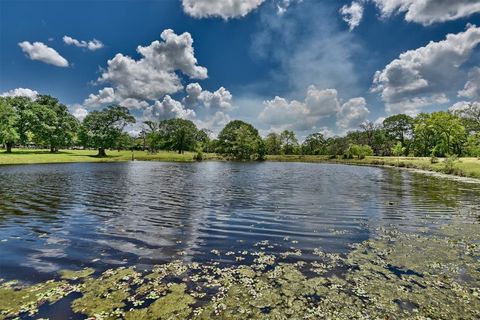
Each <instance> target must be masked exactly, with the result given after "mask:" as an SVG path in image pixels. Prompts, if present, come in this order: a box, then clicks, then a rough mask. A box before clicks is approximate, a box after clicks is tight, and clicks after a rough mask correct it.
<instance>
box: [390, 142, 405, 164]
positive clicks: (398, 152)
mask: <svg viewBox="0 0 480 320" xmlns="http://www.w3.org/2000/svg"><path fill="white" fill-rule="evenodd" d="M405 149H406V148H405V147H404V146H402V142H400V141H399V142H397V144H396V145H395V146H394V147H393V148H392V154H393V155H394V156H396V157H397V165H398V164H400V156H402V155H403V154H404V152H405Z"/></svg>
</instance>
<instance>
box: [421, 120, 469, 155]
mask: <svg viewBox="0 0 480 320" xmlns="http://www.w3.org/2000/svg"><path fill="white" fill-rule="evenodd" d="M414 134H415V143H416V145H417V148H419V149H418V150H419V152H418V153H419V154H420V155H422V156H424V157H425V156H428V155H430V154H433V155H435V156H442V157H443V156H445V155H447V154H457V155H460V154H462V151H463V144H464V142H465V140H466V131H465V127H464V126H463V125H462V122H461V120H460V118H459V117H458V116H456V115H453V114H451V113H449V112H445V111H439V112H433V113H430V114H427V113H421V114H419V115H418V116H417V118H416V119H415V127H414Z"/></svg>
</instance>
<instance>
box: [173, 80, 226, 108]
mask: <svg viewBox="0 0 480 320" xmlns="http://www.w3.org/2000/svg"><path fill="white" fill-rule="evenodd" d="M185 90H186V92H187V96H186V97H185V98H184V99H183V101H182V102H183V103H184V104H185V105H187V106H189V107H193V106H199V105H200V106H203V107H205V108H207V109H213V110H217V109H222V110H228V109H231V108H232V94H231V93H230V91H228V90H227V89H225V88H224V87H220V88H219V89H218V90H216V91H214V92H210V91H208V90H203V89H202V87H201V86H200V84H198V83H190V84H189V85H187V87H186V89H185Z"/></svg>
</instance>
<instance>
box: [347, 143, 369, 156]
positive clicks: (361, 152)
mask: <svg viewBox="0 0 480 320" xmlns="http://www.w3.org/2000/svg"><path fill="white" fill-rule="evenodd" d="M347 155H348V157H349V158H353V157H355V156H356V157H357V158H358V159H363V158H365V157H366V156H373V150H372V147H370V146H369V145H366V144H362V145H360V144H351V145H350V146H349V147H348V149H347Z"/></svg>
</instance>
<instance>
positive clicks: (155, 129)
mask: <svg viewBox="0 0 480 320" xmlns="http://www.w3.org/2000/svg"><path fill="white" fill-rule="evenodd" d="M144 124H145V126H146V128H145V130H144V134H145V144H147V145H148V150H149V151H150V152H151V153H156V152H157V151H158V150H160V149H161V148H162V146H163V145H164V144H165V141H164V137H163V136H162V134H161V133H160V123H158V122H154V121H145V122H144Z"/></svg>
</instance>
